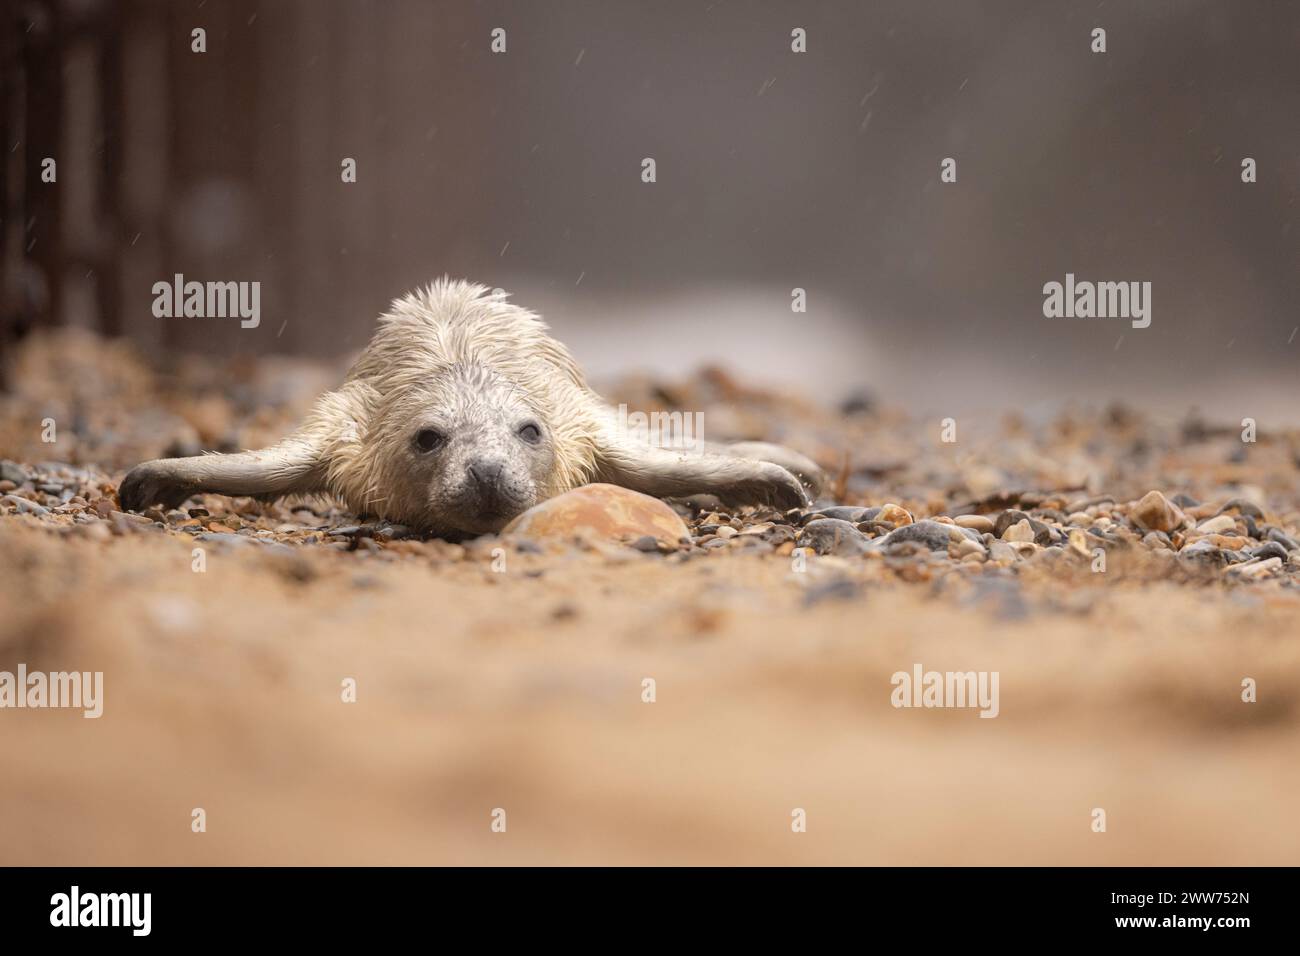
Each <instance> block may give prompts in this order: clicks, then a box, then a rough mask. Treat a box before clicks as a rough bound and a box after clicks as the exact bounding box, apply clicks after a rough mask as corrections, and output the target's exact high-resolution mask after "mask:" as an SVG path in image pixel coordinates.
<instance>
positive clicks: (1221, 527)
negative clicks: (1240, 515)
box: [1196, 514, 1237, 534]
mask: <svg viewBox="0 0 1300 956" xmlns="http://www.w3.org/2000/svg"><path fill="white" fill-rule="evenodd" d="M1236 527H1237V522H1236V520H1235V519H1234V518H1233V517H1232V516H1231V515H1225V514H1221V515H1219V516H1218V517H1215V518H1211V519H1210V520H1209V521H1202V522H1201V523H1200V524H1199V525H1197V526H1196V530H1197V531H1200V532H1201V533H1202V534H1221V533H1222V532H1224V531H1233V530H1235V529H1236Z"/></svg>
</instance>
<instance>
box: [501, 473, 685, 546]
mask: <svg viewBox="0 0 1300 956" xmlns="http://www.w3.org/2000/svg"><path fill="white" fill-rule="evenodd" d="M505 533H506V534H517V535H521V536H523V537H529V538H557V537H563V538H571V537H574V536H579V537H591V538H596V539H601V540H605V541H635V540H637V539H638V538H642V537H646V536H649V537H652V538H654V539H656V540H658V541H662V542H664V543H665V544H672V545H676V544H677V543H678V541H680V540H681V539H682V538H689V537H690V532H689V531H687V530H686V525H685V524H683V523H682V519H681V518H680V517H678V515H677V512H675V511H673V509H672V508H670V507H668V506H667V505H666V504H664V503H663V502H662V501H660V500H659V499H658V498H651V497H650V496H649V495H643V494H641V493H639V492H636V491H629V490H628V489H627V488H620V487H618V486H617V485H605V484H594V485H583V486H582V487H581V488H575V489H574V490H573V491H568V492H565V493H564V494H562V495H559V496H557V497H555V498H551V499H550V500H549V501H543V502H542V503H541V504H539V505H535V506H534V507H532V508H529V509H528V510H527V511H525V512H524V513H523V514H521V515H519V516H518V517H517V518H515V520H514V521H511V522H510V524H508V525H506V528H505Z"/></svg>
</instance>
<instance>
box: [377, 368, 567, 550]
mask: <svg viewBox="0 0 1300 956" xmlns="http://www.w3.org/2000/svg"><path fill="white" fill-rule="evenodd" d="M399 417H400V418H401V419H402V420H403V423H404V432H400V433H399V434H400V435H401V438H400V441H401V443H402V453H401V458H402V459H403V460H402V469H403V470H404V471H405V473H406V480H403V481H402V482H401V483H402V485H403V486H404V488H405V490H406V492H407V494H409V495H411V496H412V497H413V499H414V500H412V501H411V502H410V504H411V505H412V506H413V508H412V510H413V511H415V512H416V513H417V514H418V513H420V512H423V513H424V514H426V515H427V522H426V523H427V525H428V526H430V527H434V528H440V529H446V530H450V531H456V532H462V533H465V534H486V533H488V532H494V531H500V530H501V529H502V528H504V527H505V526H506V524H507V523H509V521H510V520H511V519H512V518H514V517H515V516H516V515H518V514H520V513H522V512H524V511H526V510H528V509H529V508H531V507H532V506H533V505H535V504H537V503H538V501H540V500H541V498H542V494H543V490H544V489H545V488H546V487H547V477H548V475H549V474H550V471H551V466H552V463H553V461H554V445H553V443H552V436H551V434H550V431H549V428H548V425H547V423H546V421H545V419H544V417H543V416H542V415H540V414H539V413H538V410H537V409H536V408H534V407H533V403H530V402H529V401H527V396H526V395H524V394H522V393H521V392H520V391H519V390H518V389H517V388H515V387H514V386H513V385H511V384H510V383H509V382H507V381H505V380H503V379H501V378H499V377H497V376H495V375H493V374H492V373H490V372H487V371H485V370H483V369H481V368H478V367H468V368H458V369H456V370H454V371H453V374H451V375H449V376H448V377H447V378H446V379H444V380H443V381H442V382H440V383H439V387H437V388H435V389H433V390H432V391H431V393H430V394H428V396H427V398H426V400H424V401H421V402H417V403H415V407H413V408H407V409H406V410H404V411H403V413H401V414H400V415H399Z"/></svg>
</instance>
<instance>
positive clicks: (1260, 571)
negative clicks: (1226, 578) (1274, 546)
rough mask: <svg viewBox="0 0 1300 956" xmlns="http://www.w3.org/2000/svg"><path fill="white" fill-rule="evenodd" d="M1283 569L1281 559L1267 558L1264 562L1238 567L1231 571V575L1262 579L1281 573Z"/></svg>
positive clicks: (1254, 562)
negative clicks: (1275, 572)
mask: <svg viewBox="0 0 1300 956" xmlns="http://www.w3.org/2000/svg"><path fill="white" fill-rule="evenodd" d="M1281 568H1282V559H1281V558H1265V559H1264V560H1262V561H1260V560H1256V561H1248V562H1246V563H1245V564H1240V565H1237V566H1236V567H1234V568H1231V569H1229V572H1228V573H1229V574H1232V575H1234V576H1240V577H1243V578H1252V579H1253V578H1262V577H1265V576H1267V575H1270V574H1272V573H1273V572H1274V571H1279V570H1281Z"/></svg>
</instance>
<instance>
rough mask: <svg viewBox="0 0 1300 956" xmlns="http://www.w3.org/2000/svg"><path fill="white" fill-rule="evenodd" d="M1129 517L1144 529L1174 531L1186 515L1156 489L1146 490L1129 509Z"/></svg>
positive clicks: (1184, 520)
mask: <svg viewBox="0 0 1300 956" xmlns="http://www.w3.org/2000/svg"><path fill="white" fill-rule="evenodd" d="M1129 518H1131V519H1132V520H1133V522H1134V523H1135V524H1137V525H1138V526H1139V527H1141V528H1142V529H1143V530H1146V531H1166V532H1168V531H1174V530H1176V529H1178V528H1180V527H1182V526H1183V524H1184V523H1185V522H1186V520H1187V518H1186V516H1185V515H1184V514H1183V513H1182V511H1180V510H1179V509H1178V506H1177V505H1175V504H1173V503H1172V502H1171V501H1169V499H1168V498H1166V497H1165V496H1164V495H1162V494H1161V493H1160V492H1158V491H1148V492H1147V493H1146V494H1145V495H1144V496H1143V497H1142V498H1141V500H1139V501H1138V502H1137V504H1135V505H1133V507H1132V508H1130V509H1129Z"/></svg>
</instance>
